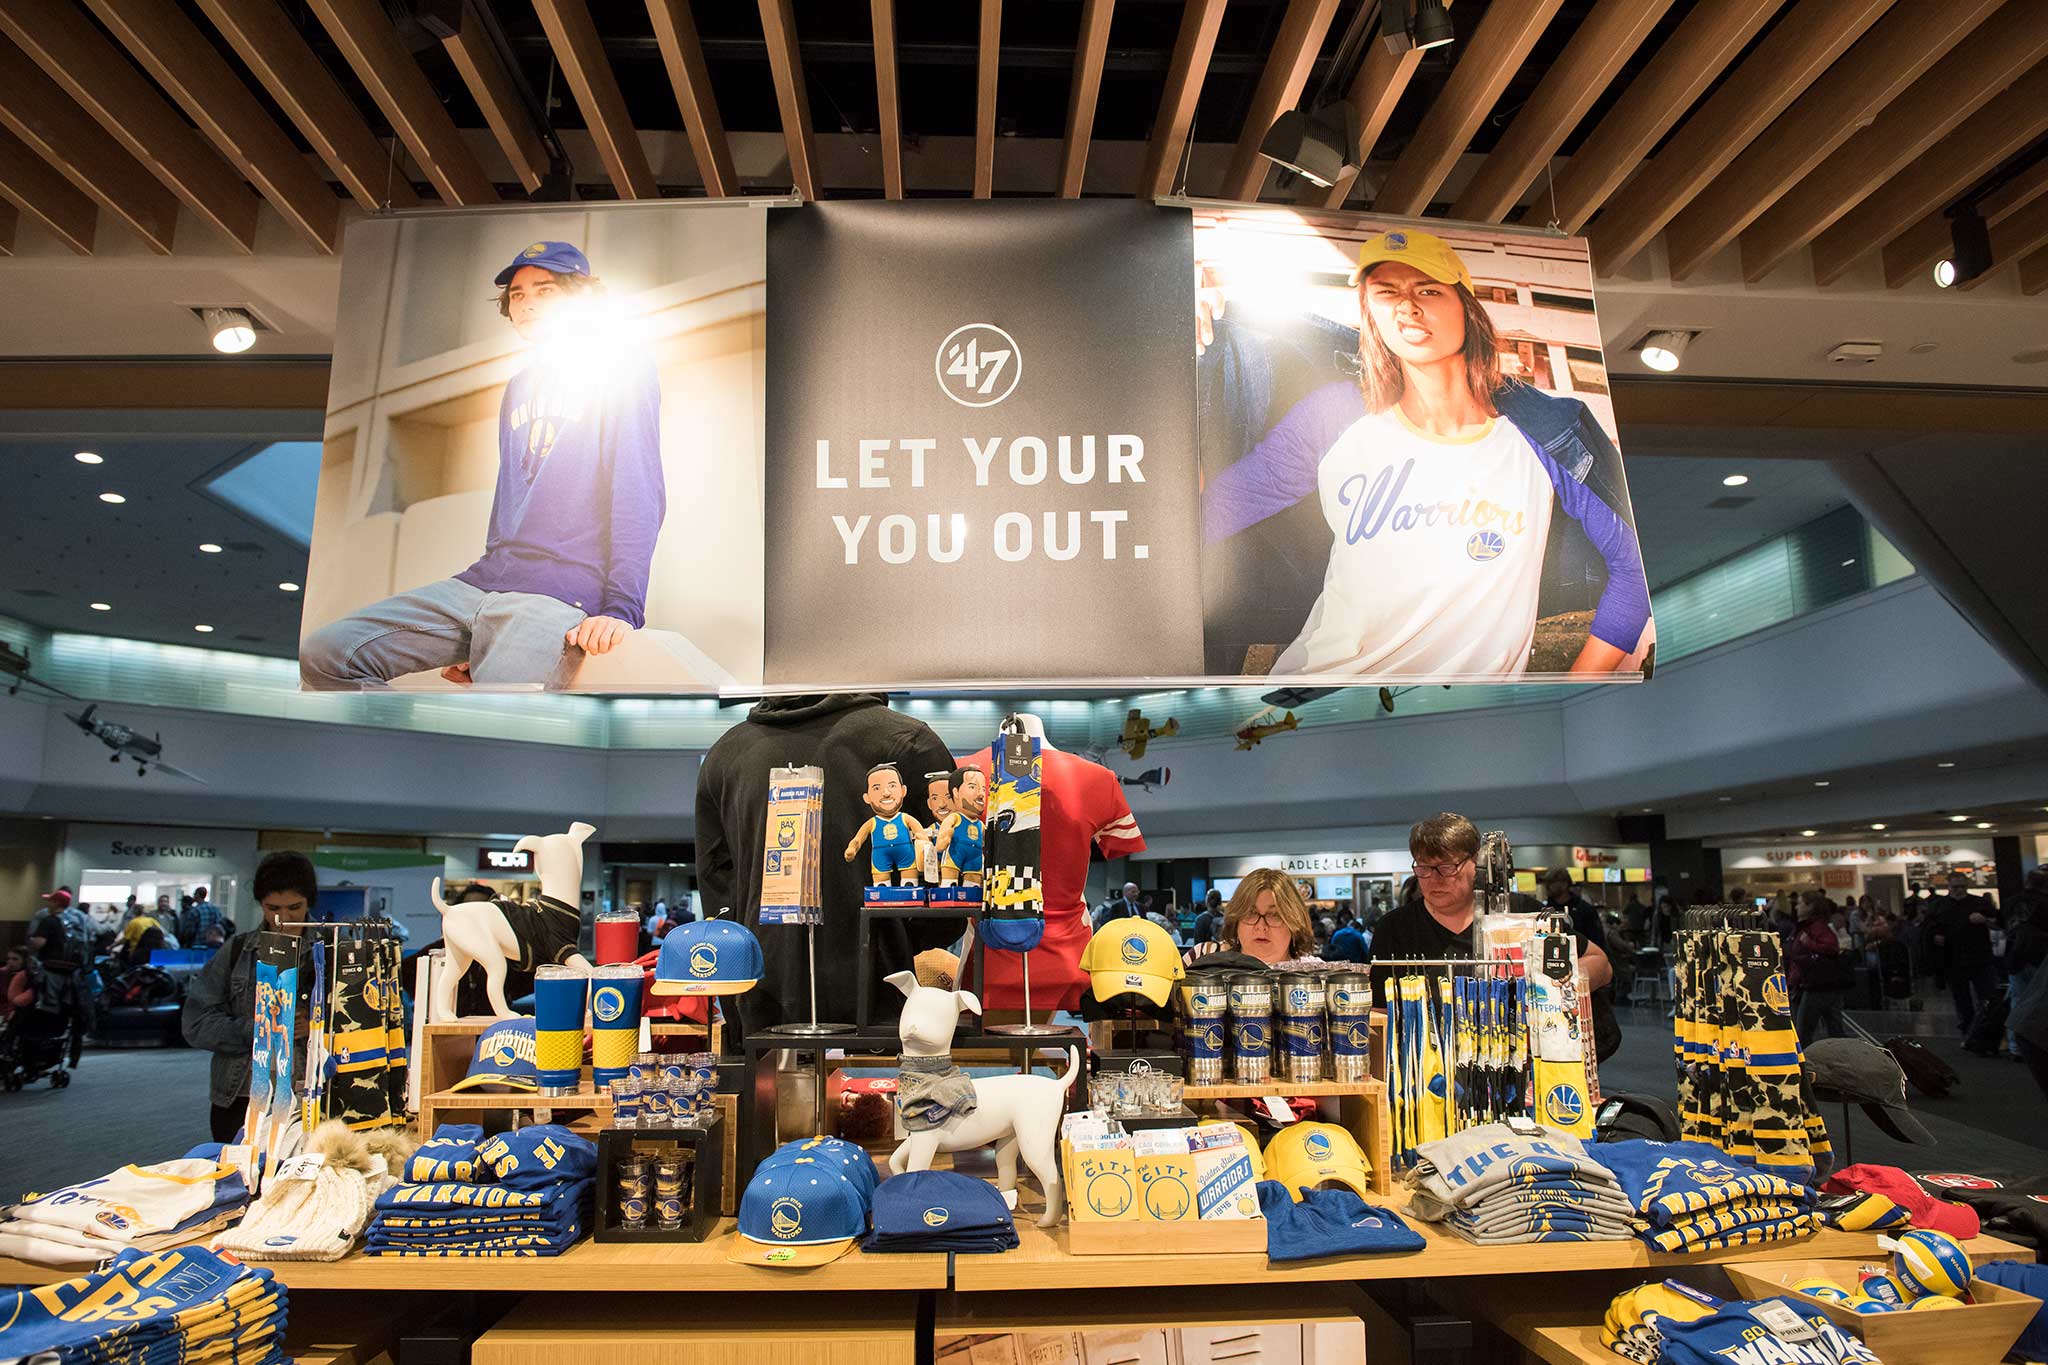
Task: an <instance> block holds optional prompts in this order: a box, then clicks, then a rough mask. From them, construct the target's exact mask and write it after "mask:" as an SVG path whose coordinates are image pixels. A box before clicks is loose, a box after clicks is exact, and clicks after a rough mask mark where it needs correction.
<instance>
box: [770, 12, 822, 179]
mask: <svg viewBox="0 0 2048 1365" xmlns="http://www.w3.org/2000/svg"><path fill="white" fill-rule="evenodd" d="M761 31H762V33H763V34H764V35H765V37H766V39H767V42H768V69H769V73H770V74H771V75H772V76H773V77H774V79H775V103H776V105H777V107H778V108H780V109H781V111H782V140H783V142H784V143H786V144H787V145H788V147H789V180H790V183H791V184H793V185H795V186H796V188H797V193H799V194H801V195H803V197H804V198H806V199H813V200H814V199H816V198H817V197H818V171H817V167H818V144H817V139H816V138H815V137H814V136H813V135H812V133H811V92H810V90H809V89H808V88H807V87H806V86H805V84H804V63H803V56H802V54H801V53H800V52H798V51H797V45H796V15H795V13H794V12H793V11H792V9H791V7H790V0H761Z"/></svg>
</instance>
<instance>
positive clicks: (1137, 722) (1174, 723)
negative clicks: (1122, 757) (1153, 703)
mask: <svg viewBox="0 0 2048 1365" xmlns="http://www.w3.org/2000/svg"><path fill="white" fill-rule="evenodd" d="M1179 733H1180V721H1178V720H1176V719H1171V718H1169V719H1168V720H1167V722H1166V724H1164V725H1153V724H1152V723H1151V722H1149V721H1147V720H1146V719H1145V713H1144V712H1143V711H1140V710H1139V709H1137V708H1136V707H1132V708H1131V711H1130V714H1129V715H1127V716H1125V717H1124V732H1123V735H1122V737H1120V738H1119V739H1118V740H1117V742H1116V746H1117V748H1119V749H1122V750H1123V751H1124V752H1125V753H1127V754H1129V755H1130V756H1131V757H1132V758H1143V757H1144V756H1145V746H1146V745H1147V744H1150V743H1151V742H1152V741H1153V740H1155V739H1170V738H1172V737H1173V736H1175V735H1177V734H1179Z"/></svg>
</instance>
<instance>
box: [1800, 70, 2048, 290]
mask: <svg viewBox="0 0 2048 1365" xmlns="http://www.w3.org/2000/svg"><path fill="white" fill-rule="evenodd" d="M2043 133H2048V62H2042V63H2040V64H2038V65H2036V66H2034V67H2033V68H2032V69H2030V70H2029V71H2028V72H2027V73H2026V74H2025V75H2023V76H2021V77H2020V78H2019V79H2018V80H2016V81H2014V82H2013V83H2012V84H2011V85H2009V86H2007V87H2006V88H2005V89H2004V90H2003V91H2002V92H2001V93H2000V94H1999V95H1998V97H1997V98H1995V99H1993V100H1992V101H1991V102H1990V103H1988V104H1986V105H1985V106H1984V107H1983V108H1981V109H1979V110H1978V111H1977V112H1976V113H1974V114H1972V115H1970V116H1969V117H1968V118H1966V119H1964V120H1963V121H1962V122H1961V123H1959V124H1957V125H1956V127H1955V130H1954V131H1953V132H1951V133H1949V135H1948V136H1947V137H1944V138H1942V139H1941V140H1940V141H1939V142H1936V143H1935V144H1934V145H1933V146H1932V147H1929V148H1928V149H1927V150H1926V151H1924V152H1922V153H1921V154H1920V155H1919V156H1917V157H1914V158H1913V163H1912V164H1911V165H1909V166H1907V167H1906V168H1905V169H1904V170H1902V171H1900V172H1899V173H1898V174H1897V175H1895V176H1893V177H1892V178H1891V179H1890V180H1887V181H1886V182H1885V183H1884V185H1883V186H1882V187H1881V188H1880V189H1878V190H1876V191H1875V192H1874V193H1872V194H1871V195H1869V196H1868V197H1867V198H1865V199H1864V200H1863V202H1861V203H1860V204H1858V205H1857V206H1856V207H1855V208H1853V209H1851V210H1850V211H1849V212H1848V213H1845V214H1843V215H1842V218H1841V221H1840V222H1837V223H1836V224H1835V225H1834V226H1833V227H1830V228H1829V229H1828V230H1827V231H1826V232H1823V233H1821V234H1820V236H1818V237H1816V238H1814V239H1813V280H1814V283H1815V284H1833V283H1834V282H1835V281H1836V280H1838V279H1840V278H1841V277H1842V276H1843V275H1844V274H1846V273H1847V272H1848V270H1849V267H1850V266H1852V265H1854V264H1855V263H1856V262H1857V261H1858V260H1859V259H1861V258H1862V257H1863V256H1865V255H1867V254H1869V253H1870V252H1873V251H1877V250H1879V249H1880V248H1882V247H1883V246H1884V244H1885V243H1886V242H1889V241H1890V240H1891V239H1892V238H1894V237H1896V236H1898V235H1899V234H1900V233H1902V232H1905V231H1906V230H1907V229H1909V228H1910V227H1912V226H1913V224H1915V223H1917V222H1919V221H1920V220H1921V219H1922V218H1925V217H1926V216H1927V215H1928V214H1931V213H1938V212H1940V211H1941V210H1942V209H1943V208H1945V207H1947V206H1948V204H1949V203H1950V202H1951V201H1953V200H1954V199H1955V198H1956V197H1957V196H1958V195H1960V194H1962V193H1963V191H1965V190H1967V189H1969V188H1970V186H1972V185H1974V184H1976V183H1977V182H1978V181H1979V180H1982V179H1983V178H1984V177H1985V176H1987V175H1989V174H1990V173H1991V172H1992V171H1993V170H1994V169H1996V168H1997V167H1998V166H1999V164H2000V163H2002V162H2004V161H2005V160H2006V159H2007V158H2009V157H2013V156H2016V155H2018V154H2019V153H2020V152H2021V151H2023V150H2025V148H2026V147H2027V145H2028V144H2029V143H2031V142H2033V141H2034V139H2036V138H2038V137H2040V136H2041V135H2042V134H2043Z"/></svg>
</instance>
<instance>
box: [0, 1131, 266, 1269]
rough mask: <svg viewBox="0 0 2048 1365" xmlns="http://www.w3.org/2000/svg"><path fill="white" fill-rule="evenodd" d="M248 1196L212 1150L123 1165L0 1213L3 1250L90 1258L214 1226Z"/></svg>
mask: <svg viewBox="0 0 2048 1365" xmlns="http://www.w3.org/2000/svg"><path fill="white" fill-rule="evenodd" d="M194 1150H195V1151H199V1150H211V1151H218V1150H219V1149H218V1148H208V1149H197V1148H195V1149H194ZM248 1203H249V1190H248V1187H247V1186H246V1185H244V1184H243V1183H242V1177H241V1175H240V1174H239V1173H238V1172H237V1171H236V1170H235V1169H234V1168H233V1167H232V1166H224V1165H222V1164H220V1163H219V1162H218V1161H215V1160H214V1159H213V1158H212V1157H208V1156H196V1155H193V1156H183V1157H180V1158H178V1159H177V1160H176V1161H159V1162H157V1163H156V1164H154V1165H151V1166H123V1167H122V1168H121V1169H120V1170H118V1171H113V1172H111V1173H109V1174H107V1175H103V1176H100V1177H98V1178H97V1179H93V1180H86V1181H82V1182H80V1183H79V1184H76V1185H67V1186H65V1187H64V1188H63V1189H61V1190H52V1191H51V1192H50V1193H48V1194H41V1195H34V1196H31V1197H30V1198H28V1199H25V1200H23V1201H22V1202H21V1203H19V1204H16V1205H14V1206H13V1207H12V1208H9V1209H6V1210H5V1211H4V1212H0V1255H5V1256H14V1257H18V1258H19V1259H21V1260H24V1261H35V1262H37V1263H39V1264H42V1265H95V1264H97V1263H98V1262H100V1261H103V1260H105V1259H106V1258H107V1257H109V1256H112V1255H114V1254H115V1253H116V1252H119V1251H126V1250H130V1249H134V1250H138V1251H156V1250H159V1249H161V1248H163V1247H171V1246H176V1245H178V1244H179V1243H180V1242H189V1241H192V1240H194V1239H196V1238H200V1237H203V1236H204V1235H206V1234H207V1233H211V1232H217V1231H219V1230H220V1229H221V1228H224V1227H226V1226H227V1225H228V1224H229V1223H232V1222H233V1221H234V1220H235V1219H236V1218H238V1217H240V1216H241V1213H242V1210H243V1209H244V1208H246V1207H247V1206H248Z"/></svg>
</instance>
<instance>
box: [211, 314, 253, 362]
mask: <svg viewBox="0 0 2048 1365" xmlns="http://www.w3.org/2000/svg"><path fill="white" fill-rule="evenodd" d="M199 320H200V321H201V322H203V323H205V324H206V334H207V335H208V336H210V337H212V338H213V349H214V350H216V351H220V352H223V353H224V354H227V355H236V354H239V353H240V352H242V351H246V350H248V349H249V348H250V347H251V346H254V345H255V344H256V320H255V319H254V318H252V317H250V316H249V315H248V314H247V313H245V312H243V311H242V310H241V309H239V308H204V309H201V310H200V313H199Z"/></svg>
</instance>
